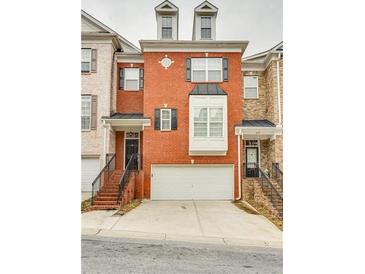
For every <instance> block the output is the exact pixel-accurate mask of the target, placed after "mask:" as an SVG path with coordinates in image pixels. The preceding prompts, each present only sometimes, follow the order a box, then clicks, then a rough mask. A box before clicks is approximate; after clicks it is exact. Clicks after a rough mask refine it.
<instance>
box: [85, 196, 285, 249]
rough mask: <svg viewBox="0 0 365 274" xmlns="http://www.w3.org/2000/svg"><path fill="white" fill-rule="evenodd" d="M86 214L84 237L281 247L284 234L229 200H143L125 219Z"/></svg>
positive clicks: (99, 214)
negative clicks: (134, 238)
mask: <svg viewBox="0 0 365 274" xmlns="http://www.w3.org/2000/svg"><path fill="white" fill-rule="evenodd" d="M113 213H114V212H113V211H110V212H108V211H92V212H88V213H84V214H82V215H83V216H82V218H83V219H82V222H83V224H82V227H83V234H85V235H99V236H111V237H118V236H119V237H137V238H152V239H161V240H176V241H188V242H189V241H194V242H208V243H218V244H219V243H223V244H226V245H254V246H271V247H281V244H282V232H281V231H280V230H279V229H278V228H277V227H276V226H275V225H273V224H272V223H271V222H270V221H269V220H267V219H266V218H265V217H263V216H261V215H252V214H248V213H246V212H245V211H243V210H240V209H238V208H237V207H236V206H235V205H234V204H232V203H231V202H229V201H148V200H146V201H143V203H142V204H141V205H140V206H138V207H137V208H136V209H134V210H132V211H130V212H128V213H127V214H126V215H124V216H117V217H113V216H112V215H113Z"/></svg>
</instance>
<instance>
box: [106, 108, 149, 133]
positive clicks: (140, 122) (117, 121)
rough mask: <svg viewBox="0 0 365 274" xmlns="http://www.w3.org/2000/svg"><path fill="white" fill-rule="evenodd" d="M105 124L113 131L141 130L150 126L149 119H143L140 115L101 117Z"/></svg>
mask: <svg viewBox="0 0 365 274" xmlns="http://www.w3.org/2000/svg"><path fill="white" fill-rule="evenodd" d="M101 120H102V121H103V123H105V124H109V125H110V126H111V127H112V128H113V129H114V130H115V131H125V130H143V128H144V127H145V126H150V125H151V119H150V118H148V117H143V114H142V113H120V112H117V113H114V114H113V115H111V116H110V117H102V118H101Z"/></svg>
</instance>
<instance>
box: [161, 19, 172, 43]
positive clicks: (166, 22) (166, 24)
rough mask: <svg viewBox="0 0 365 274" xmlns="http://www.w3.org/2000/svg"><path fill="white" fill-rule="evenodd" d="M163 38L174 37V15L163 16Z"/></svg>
mask: <svg viewBox="0 0 365 274" xmlns="http://www.w3.org/2000/svg"><path fill="white" fill-rule="evenodd" d="M162 39H172V17H171V16H163V17H162Z"/></svg>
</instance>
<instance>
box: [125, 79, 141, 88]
mask: <svg viewBox="0 0 365 274" xmlns="http://www.w3.org/2000/svg"><path fill="white" fill-rule="evenodd" d="M138 89H139V87H138V80H128V79H127V80H126V81H125V90H138Z"/></svg>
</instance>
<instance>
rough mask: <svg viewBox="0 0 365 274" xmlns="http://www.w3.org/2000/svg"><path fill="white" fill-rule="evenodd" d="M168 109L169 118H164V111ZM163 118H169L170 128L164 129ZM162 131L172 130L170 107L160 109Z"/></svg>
mask: <svg viewBox="0 0 365 274" xmlns="http://www.w3.org/2000/svg"><path fill="white" fill-rule="evenodd" d="M166 110H167V111H168V112H169V115H170V116H169V117H170V118H169V119H163V118H162V111H166ZM162 120H164V121H166V120H169V128H168V129H162ZM160 131H171V109H170V108H162V109H160Z"/></svg>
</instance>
